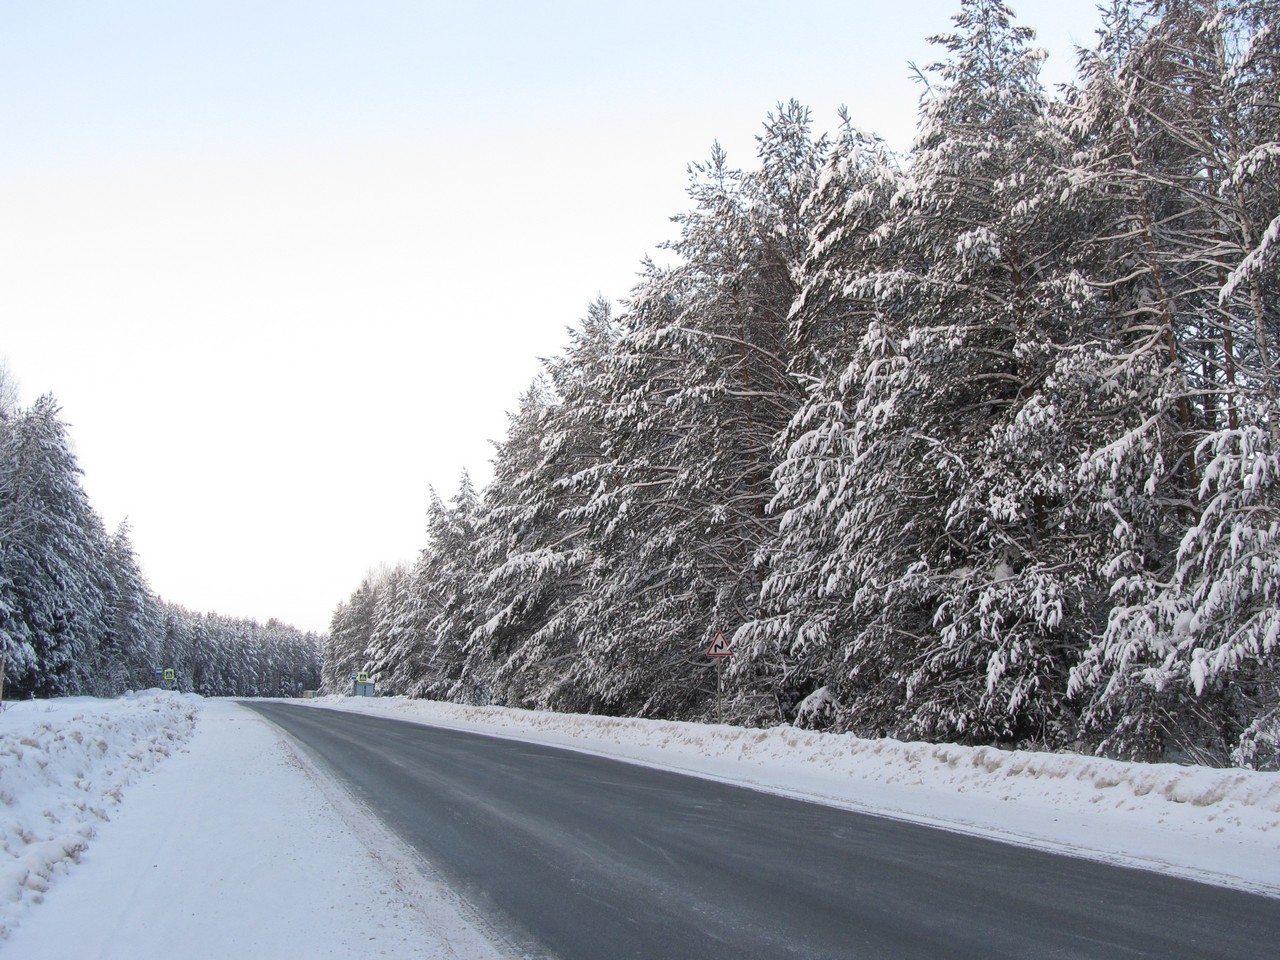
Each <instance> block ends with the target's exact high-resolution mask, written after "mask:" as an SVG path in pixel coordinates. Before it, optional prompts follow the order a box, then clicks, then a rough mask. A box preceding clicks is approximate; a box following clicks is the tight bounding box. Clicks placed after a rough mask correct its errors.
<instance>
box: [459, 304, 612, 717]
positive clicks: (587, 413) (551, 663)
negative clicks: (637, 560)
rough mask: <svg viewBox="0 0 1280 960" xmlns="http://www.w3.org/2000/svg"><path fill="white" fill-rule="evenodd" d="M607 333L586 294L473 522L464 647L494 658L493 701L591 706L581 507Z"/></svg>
mask: <svg viewBox="0 0 1280 960" xmlns="http://www.w3.org/2000/svg"><path fill="white" fill-rule="evenodd" d="M617 338H618V330H617V324H616V323H615V321H614V318H613V311H612V307H611V306H610V304H609V303H608V302H607V301H605V300H603V299H600V300H597V301H595V302H594V303H592V304H591V305H590V306H589V307H588V309H587V314H586V316H585V317H584V318H583V320H582V321H581V323H580V324H579V326H578V327H576V328H571V329H570V330H569V344H568V346H567V347H566V349H565V350H564V351H563V352H562V353H561V354H559V355H557V356H555V357H553V358H551V359H549V360H546V361H544V368H545V381H540V382H539V383H538V384H535V385H534V387H533V388H531V389H530V391H529V392H528V393H527V394H526V395H525V397H524V398H522V401H521V406H520V409H519V411H518V412H517V413H516V415H515V416H514V417H513V418H512V422H511V427H510V430H509V432H508V437H507V440H506V442H505V443H504V444H502V446H501V447H500V448H499V450H498V455H497V457H496V458H495V460H494V479H493V481H492V482H491V484H490V486H489V488H488V489H487V490H486V492H485V501H484V510H483V511H482V515H481V520H480V523H479V525H478V529H477V537H478V545H477V549H478V555H479V558H480V570H481V571H483V582H482V583H480V584H479V586H478V590H479V595H478V599H477V607H478V609H481V610H483V611H484V613H483V621H484V622H482V623H480V624H479V625H478V626H477V628H476V631H475V633H474V634H473V636H472V640H471V643H472V646H473V648H474V649H475V650H476V651H482V652H483V655H485V656H488V657H490V658H492V661H493V665H494V670H493V676H494V681H493V682H494V685H495V686H494V689H495V697H496V698H498V700H499V702H507V703H511V704H513V705H521V706H528V707H538V708H544V709H553V710H564V711H574V712H595V711H597V710H599V709H600V696H599V693H598V692H593V691H596V690H597V688H596V686H595V685H594V683H593V681H592V679H591V677H592V671H591V670H590V669H589V666H586V665H585V664H586V661H585V660H584V656H583V645H582V637H583V636H584V633H590V632H591V631H590V629H589V627H588V621H587V619H586V618H587V616H588V614H587V612H586V609H587V606H588V602H589V600H590V593H589V589H588V586H587V581H588V578H589V575H590V571H591V569H592V566H593V557H594V555H593V553H592V547H591V540H590V537H589V532H590V524H589V523H588V522H587V521H586V520H585V519H584V516H583V511H582V507H583V506H584V504H586V503H587V502H589V500H590V495H591V492H592V491H594V490H595V489H596V488H597V485H598V480H597V477H598V476H599V475H600V467H601V464H602V450H603V448H604V445H605V439H604V438H605V434H606V427H605V419H606V416H607V414H608V405H607V403H606V402H605V400H604V397H603V395H602V394H601V393H600V377H601V374H602V373H603V371H604V365H605V360H606V358H607V357H608V356H609V355H610V353H611V352H612V350H613V349H614V347H615V344H616V342H617Z"/></svg>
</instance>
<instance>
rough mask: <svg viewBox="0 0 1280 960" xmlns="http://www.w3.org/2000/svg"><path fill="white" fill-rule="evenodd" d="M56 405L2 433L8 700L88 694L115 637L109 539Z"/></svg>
mask: <svg viewBox="0 0 1280 960" xmlns="http://www.w3.org/2000/svg"><path fill="white" fill-rule="evenodd" d="M58 412H59V411H58V405H57V403H56V402H55V401H54V399H53V397H51V396H48V395H46V396H43V397H41V398H39V399H38V400H37V401H36V402H35V404H33V405H32V407H31V408H30V409H28V410H25V411H21V412H19V413H17V414H16V415H13V416H11V417H9V418H8V419H6V420H5V421H4V423H3V425H2V427H0V571H2V573H0V590H3V595H0V616H3V618H4V620H3V622H2V623H0V631H2V633H0V643H2V644H3V647H4V652H5V655H6V659H7V663H8V666H7V672H8V676H9V680H8V681H7V683H6V695H9V696H24V695H27V694H35V695H36V696H60V695H68V694H76V693H80V692H82V691H83V690H84V689H85V685H86V683H87V682H88V680H89V678H90V668H91V664H92V663H93V661H94V658H95V656H96V651H97V647H98V644H99V642H100V640H101V639H102V637H103V635H104V633H105V632H106V628H107V617H108V596H107V593H108V589H109V587H108V582H109V576H108V573H107V567H106V559H105V555H106V539H107V538H106V533H105V531H104V530H103V528H102V521H101V520H100V519H99V518H98V516H97V514H96V513H94V511H93V508H92V507H91V506H90V504H89V500H88V498H87V497H86V496H85V493H84V490H83V489H82V488H81V486H80V479H79V478H80V467H79V465H78V464H77V463H76V458H75V455H74V454H73V453H72V452H71V448H70V445H69V443H68V440H67V435H66V427H65V425H64V424H63V423H62V421H61V420H60V419H59V416H58Z"/></svg>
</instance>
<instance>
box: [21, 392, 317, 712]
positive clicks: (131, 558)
mask: <svg viewBox="0 0 1280 960" xmlns="http://www.w3.org/2000/svg"><path fill="white" fill-rule="evenodd" d="M15 394H16V390H15V389H14V387H13V381H12V380H10V379H9V377H8V375H7V374H6V371H5V370H4V368H2V367H0V674H3V678H4V679H3V691H0V692H2V693H3V696H4V698H6V699H10V700H12V699H17V698H23V697H30V696H36V697H56V696H75V695H82V694H85V695H92V696H116V695H119V694H121V693H124V692H125V691H128V690H138V689H142V688H144V687H152V686H160V685H161V684H162V683H163V680H162V678H158V677H157V676H156V671H157V670H164V669H170V670H173V671H174V676H175V679H174V680H173V681H170V682H169V683H168V684H166V685H167V686H172V687H175V688H176V689H180V690H186V691H191V692H194V693H199V694H202V695H205V696H297V695H299V694H301V693H302V691H303V689H314V688H315V687H316V686H317V685H318V683H319V678H320V638H319V637H317V636H316V635H314V634H309V633H303V632H302V631H300V630H298V629H296V628H294V627H291V626H288V625H285V624H282V623H280V622H279V621H276V620H269V621H267V623H266V624H260V623H258V622H257V621H254V620H246V619H238V618H234V617H226V616H221V615H219V614H197V613H192V612H191V611H189V610H186V609H184V608H182V607H180V606H177V605H175V604H172V603H166V602H164V601H163V600H161V599H160V598H159V597H157V596H156V595H155V594H154V593H153V592H152V590H151V588H150V587H149V586H148V584H147V581H146V578H145V577H144V576H143V574H142V570H141V567H140V566H139V563H138V560H137V557H136V556H135V554H134V551H133V545H132V543H131V541H130V537H129V526H128V522H127V521H126V522H125V523H122V524H121V525H120V527H119V528H118V529H117V530H116V532H115V533H114V534H108V533H107V532H106V530H105V528H104V527H103V523H102V520H101V519H100V518H99V517H98V515H97V513H95V512H94V510H93V506H92V505H91V504H90V503H89V499H88V497H87V496H86V495H85V492H84V489H83V488H82V487H81V485H80V467H79V465H78V464H77V462H76V458H75V454H74V453H73V452H72V450H71V446H70V442H69V439H68V436H67V430H66V425H65V424H64V423H63V422H62V420H61V418H60V415H59V410H58V405H57V402H56V401H55V400H54V399H53V398H52V397H50V396H43V397H41V398H39V399H38V400H36V402H35V403H34V404H32V405H31V407H30V408H28V409H21V408H19V407H18V405H17V402H16V399H15Z"/></svg>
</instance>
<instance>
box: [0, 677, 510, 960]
mask: <svg viewBox="0 0 1280 960" xmlns="http://www.w3.org/2000/svg"><path fill="white" fill-rule="evenodd" d="M460 909H461V908H460V905H459V904H458V902H457V901H456V899H455V898H453V897H452V895H451V894H450V893H449V891H448V890H447V888H445V887H444V886H443V885H442V884H440V883H439V882H438V881H436V880H434V879H433V878H432V877H430V876H429V875H428V874H426V873H424V872H423V866H422V865H421V864H420V863H417V862H415V861H414V859H413V858H412V856H411V855H410V854H409V853H408V852H407V851H406V850H405V849H404V848H403V847H402V846H401V845H400V844H399V842H398V841H396V840H395V839H394V838H393V837H391V836H390V835H389V834H387V833H386V831H385V830H384V829H383V828H382V827H381V826H380V825H379V824H377V823H376V821H372V820H371V819H370V818H368V817H367V816H364V815H362V812H361V811H360V809H359V808H358V806H357V805H356V804H355V803H354V801H353V800H351V799H350V798H349V797H346V796H345V795H344V794H343V792H342V791H341V788H339V787H337V786H336V784H333V783H332V781H331V780H330V779H329V778H328V777H327V775H326V774H323V773H321V772H319V771H317V770H316V769H315V768H314V767H313V766H312V765H311V764H310V762H309V761H308V760H307V759H306V758H305V757H304V756H303V755H302V754H301V752H300V751H299V750H298V749H297V748H296V747H295V746H294V745H293V744H292V743H291V742H289V741H288V740H287V738H285V737H284V736H283V735H282V734H281V733H280V732H279V731H278V730H277V729H276V728H275V726H274V725H272V724H270V723H269V722H267V721H266V720H264V719H263V718H262V717H260V716H258V715H256V714H254V713H253V712H252V711H250V710H247V709H245V708H243V707H241V706H239V705H237V704H235V703H231V702H227V701H217V700H210V701H206V702H205V704H204V706H203V709H202V711H201V716H200V719H199V721H198V723H197V727H196V732H195V735H194V736H193V738H192V740H191V742H190V746H189V749H188V750H187V751H186V752H183V753H181V754H178V755H176V756H174V757H172V758H171V759H170V760H169V761H168V762H166V763H165V764H163V765H162V766H161V767H160V768H158V769H157V770H156V771H155V772H154V774H153V775H151V776H150V777H148V778H147V779H146V780H144V781H142V782H140V783H138V784H137V785H135V786H134V787H133V788H132V789H131V790H130V793H129V798H128V802H127V803H125V804H123V805H122V806H121V807H120V809H119V811H118V812H117V813H116V814H115V816H114V818H113V820H112V822H110V823H108V824H104V825H103V826H102V828H101V829H100V831H99V834H98V836H97V837H96V838H95V840H94V842H93V843H92V844H91V845H90V847H89V849H88V850H87V851H86V852H85V853H84V854H83V856H82V860H81V863H80V864H79V865H78V866H77V867H76V868H75V869H73V870H71V871H69V873H68V874H67V875H66V876H64V877H60V878H59V879H58V882H57V883H56V884H54V885H53V887H52V888H51V890H50V891H49V893H48V895H47V897H46V899H45V902H44V903H43V904H42V905H40V906H39V907H37V908H36V909H34V910H32V911H31V913H30V915H29V916H27V917H26V918H25V919H24V921H23V922H22V924H21V925H20V926H19V927H18V928H17V929H16V930H15V931H14V933H13V935H12V936H11V937H10V939H9V940H8V941H7V942H5V943H4V944H3V945H0V948H2V950H3V952H6V953H8V954H10V955H12V956H21V957H24V958H27V960H40V958H62V957H71V956H93V957H96V958H100V960H116V958H118V960H152V958H155V960H160V958H165V960H168V958H170V957H172V956H173V953H174V951H175V949H177V950H179V951H180V952H181V953H182V954H183V955H185V956H189V957H192V958H200V960H219V958H224V957H225V958H228V960H231V958H235V960H254V958H261V960H275V958H278V957H282V956H300V955H307V956H318V957H353V956H364V957H378V956H388V957H409V956H412V957H415V958H427V960H433V958H446V957H468V958H471V957H476V958H485V957H493V958H497V957H498V956H499V954H498V953H497V952H496V950H495V949H494V948H493V947H492V946H491V945H489V943H488V941H487V940H486V939H485V938H484V937H483V936H482V935H481V934H480V933H479V932H478V931H477V930H476V928H475V927H473V926H472V925H471V924H470V923H469V922H468V920H467V919H466V918H465V917H464V916H463V915H462V913H461V912H460Z"/></svg>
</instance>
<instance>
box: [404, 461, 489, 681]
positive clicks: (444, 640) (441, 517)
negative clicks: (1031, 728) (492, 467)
mask: <svg viewBox="0 0 1280 960" xmlns="http://www.w3.org/2000/svg"><path fill="white" fill-rule="evenodd" d="M479 511H480V500H479V496H478V495H477V493H476V489H475V485H474V484H473V483H472V482H471V477H470V476H469V475H468V474H467V473H466V472H465V471H464V472H463V474H462V479H461V480H460V481H459V484H458V492H457V493H456V494H454V496H453V498H452V499H451V500H450V501H449V503H448V504H445V503H444V502H443V501H442V500H441V499H440V497H439V496H438V495H437V494H436V492H435V491H434V490H432V491H431V501H430V505H429V507H428V510H427V534H428V537H429V542H428V545H427V547H426V549H425V550H424V551H423V555H422V561H421V563H420V565H419V569H418V571H417V575H416V576H415V578H414V584H413V586H414V589H415V592H416V597H415V600H416V602H417V605H418V615H419V616H421V617H423V618H424V619H423V634H422V636H421V643H422V647H421V653H419V654H418V656H419V657H420V658H421V659H420V660H419V662H417V663H415V664H414V665H413V669H414V671H415V673H416V676H415V677H414V678H413V680H412V681H411V685H410V687H409V688H408V690H407V692H408V693H409V695H410V696H415V697H426V698H428V699H432V700H450V701H453V702H455V703H488V702H489V698H490V685H491V683H492V677H491V675H489V674H488V673H487V672H478V673H474V674H473V673H469V672H468V669H467V668H468V659H467V652H468V640H469V639H470V637H471V634H472V632H473V631H474V630H475V627H476V620H477V614H476V610H475V604H474V599H473V597H474V593H475V590H476V585H477V582H478V573H477V561H476V555H475V549H476V535H475V527H476V522H477V518H478V514H479Z"/></svg>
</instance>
